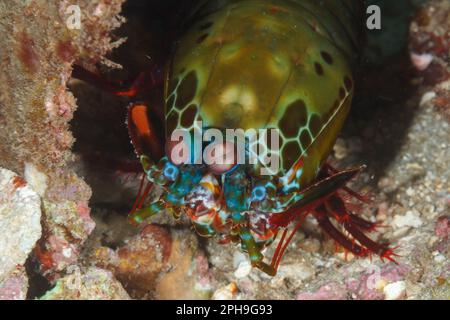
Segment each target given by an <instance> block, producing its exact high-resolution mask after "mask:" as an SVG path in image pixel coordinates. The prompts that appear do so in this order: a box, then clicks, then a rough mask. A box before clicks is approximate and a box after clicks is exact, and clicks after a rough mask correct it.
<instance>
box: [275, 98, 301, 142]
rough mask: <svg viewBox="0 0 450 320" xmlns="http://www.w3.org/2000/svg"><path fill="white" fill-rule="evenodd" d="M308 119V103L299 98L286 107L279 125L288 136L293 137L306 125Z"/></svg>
mask: <svg viewBox="0 0 450 320" xmlns="http://www.w3.org/2000/svg"><path fill="white" fill-rule="evenodd" d="M307 120H308V111H307V109H306V104H305V102H304V101H303V100H302V99H298V100H295V101H294V102H292V103H291V104H290V105H288V106H287V107H286V110H285V111H284V115H283V117H282V118H281V120H280V122H279V127H280V130H281V132H283V134H284V135H285V136H286V137H288V138H292V137H296V136H297V134H298V131H299V129H300V128H301V127H303V126H304V125H306V122H307Z"/></svg>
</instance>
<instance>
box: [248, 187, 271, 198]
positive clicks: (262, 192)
mask: <svg viewBox="0 0 450 320" xmlns="http://www.w3.org/2000/svg"><path fill="white" fill-rule="evenodd" d="M266 195H267V192H266V189H265V188H264V187H262V186H258V187H255V188H254V189H253V191H252V197H251V200H252V201H254V202H259V201H263V200H264V199H265V198H266Z"/></svg>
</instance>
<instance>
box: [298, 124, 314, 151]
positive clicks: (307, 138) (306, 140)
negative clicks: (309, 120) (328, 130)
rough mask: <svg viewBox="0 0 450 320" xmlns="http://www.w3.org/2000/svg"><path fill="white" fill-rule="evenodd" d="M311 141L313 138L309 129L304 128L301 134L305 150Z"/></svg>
mask: <svg viewBox="0 0 450 320" xmlns="http://www.w3.org/2000/svg"><path fill="white" fill-rule="evenodd" d="M311 141H312V139H311V136H310V134H309V132H308V130H306V129H304V130H303V131H302V133H301V134H300V142H301V143H302V147H303V150H306V149H307V148H308V147H309V145H310V144H311Z"/></svg>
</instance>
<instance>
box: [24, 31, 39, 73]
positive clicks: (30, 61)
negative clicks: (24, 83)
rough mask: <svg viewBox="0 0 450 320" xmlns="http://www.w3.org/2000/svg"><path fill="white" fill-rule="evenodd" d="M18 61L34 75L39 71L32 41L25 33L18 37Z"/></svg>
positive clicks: (37, 58)
mask: <svg viewBox="0 0 450 320" xmlns="http://www.w3.org/2000/svg"><path fill="white" fill-rule="evenodd" d="M19 59H20V61H21V62H22V64H23V65H24V67H25V68H26V69H27V70H28V71H29V72H30V73H36V72H37V71H38V70H39V67H40V60H39V56H38V54H37V53H36V47H35V44H34V40H33V39H31V38H29V37H28V35H27V34H26V33H25V32H23V33H22V35H21V36H20V48H19Z"/></svg>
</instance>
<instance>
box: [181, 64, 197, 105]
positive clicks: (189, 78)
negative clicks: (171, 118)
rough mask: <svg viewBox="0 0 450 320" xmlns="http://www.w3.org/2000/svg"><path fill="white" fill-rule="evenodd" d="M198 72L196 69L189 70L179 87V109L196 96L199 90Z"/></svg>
mask: <svg viewBox="0 0 450 320" xmlns="http://www.w3.org/2000/svg"><path fill="white" fill-rule="evenodd" d="M197 81H198V80H197V74H196V73H195V71H191V72H189V73H188V74H187V75H186V77H184V78H183V80H181V83H180V85H179V86H178V89H177V102H176V106H177V108H178V109H180V110H181V109H183V108H184V107H185V106H187V104H188V103H189V102H191V101H192V99H194V97H195V92H196V91H197Z"/></svg>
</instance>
